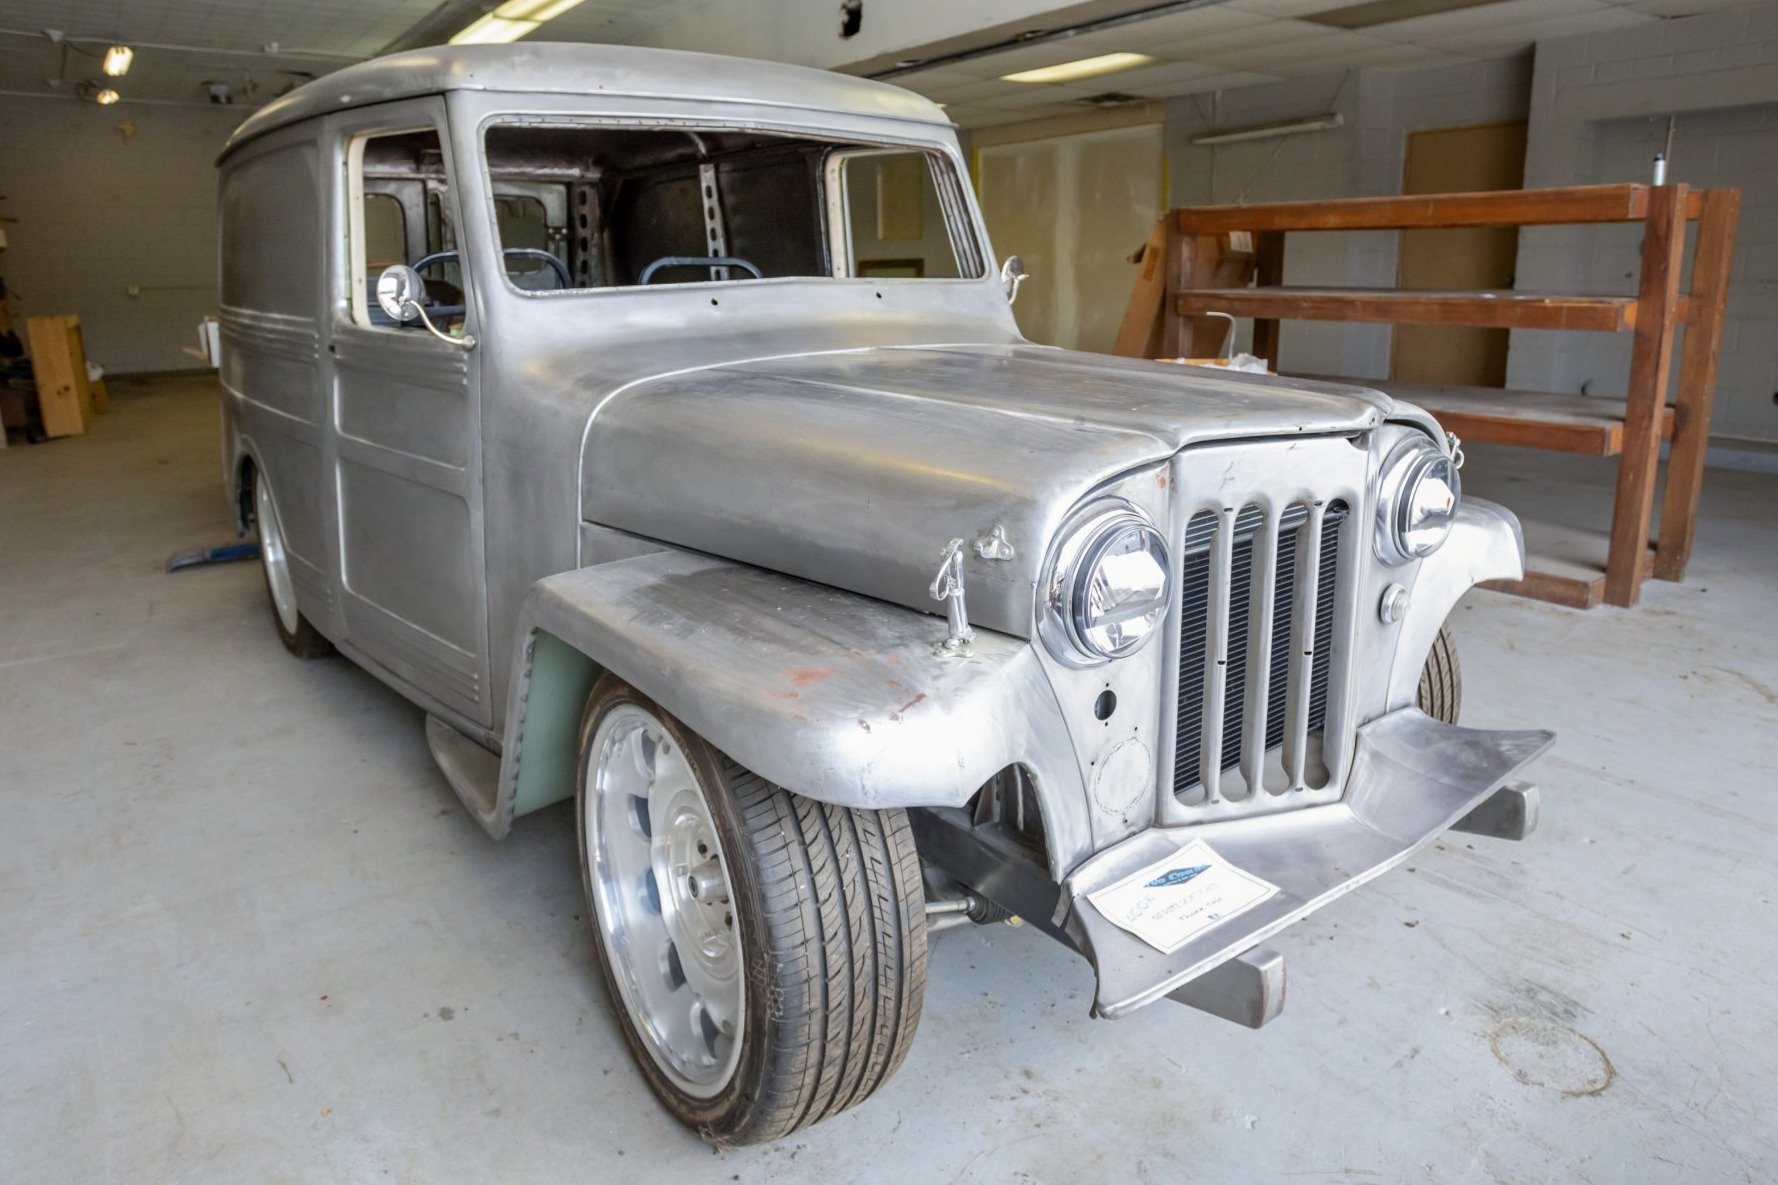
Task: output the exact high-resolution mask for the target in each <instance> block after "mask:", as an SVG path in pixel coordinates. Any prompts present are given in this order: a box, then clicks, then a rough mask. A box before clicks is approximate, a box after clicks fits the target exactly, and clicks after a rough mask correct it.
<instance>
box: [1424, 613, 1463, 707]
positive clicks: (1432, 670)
mask: <svg viewBox="0 0 1778 1185" xmlns="http://www.w3.org/2000/svg"><path fill="white" fill-rule="evenodd" d="M1417 699H1418V702H1419V705H1420V710H1421V711H1422V712H1425V713H1426V714H1427V715H1428V716H1431V717H1432V718H1433V719H1434V720H1443V721H1444V722H1445V723H1446V724H1455V723H1457V713H1458V712H1460V711H1462V709H1463V668H1462V667H1461V666H1460V665H1458V662H1457V639H1456V638H1454V637H1452V636H1451V627H1450V626H1448V625H1446V626H1440V627H1439V631H1438V637H1436V638H1434V639H1433V640H1432V649H1431V651H1429V652H1428V653H1427V655H1426V665H1425V666H1424V667H1422V668H1421V669H1420V691H1419V695H1418V697H1417Z"/></svg>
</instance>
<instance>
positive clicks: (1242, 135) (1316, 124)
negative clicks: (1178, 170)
mask: <svg viewBox="0 0 1778 1185" xmlns="http://www.w3.org/2000/svg"><path fill="white" fill-rule="evenodd" d="M1345 126H1346V117H1345V116H1344V115H1341V114H1340V113H1338V112H1335V113H1334V114H1332V115H1317V116H1314V117H1312V118H1309V119H1287V120H1284V121H1283V122H1282V123H1262V124H1256V125H1254V126H1253V127H1250V128H1236V129H1235V130H1234V131H1232V132H1211V133H1209V134H1208V135H1204V136H1193V137H1192V143H1193V144H1197V145H1200V146H1203V145H1208V144H1236V143H1239V142H1240V141H1242V140H1271V139H1274V138H1275V137H1278V136H1300V135H1302V134H1303V133H1304V132H1327V131H1332V130H1333V129H1334V128H1341V127H1345Z"/></svg>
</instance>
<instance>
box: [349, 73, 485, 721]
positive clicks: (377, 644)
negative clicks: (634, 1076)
mask: <svg viewBox="0 0 1778 1185" xmlns="http://www.w3.org/2000/svg"><path fill="white" fill-rule="evenodd" d="M332 142H333V143H334V144H335V145H336V147H337V151H336V153H335V161H336V165H337V167H338V168H339V170H340V175H339V177H338V183H337V184H336V185H334V186H333V187H332V188H333V192H334V193H335V194H336V195H339V200H340V201H342V202H343V203H344V208H343V209H340V210H338V211H337V212H336V217H335V218H334V220H333V225H334V227H335V234H334V236H333V237H334V242H335V247H336V249H335V252H334V255H335V259H334V268H333V275H334V292H335V293H336V297H335V301H334V312H333V316H332V318H331V319H330V320H331V324H330V332H331V337H330V340H329V342H328V345H327V356H328V364H329V369H330V370H331V394H332V413H333V414H332V423H331V431H330V432H329V434H328V436H329V439H328V449H327V457H326V462H327V465H328V467H329V470H330V475H331V477H332V481H331V482H330V483H329V484H330V486H331V489H330V490H329V493H330V495H331V496H332V498H333V500H334V516H335V523H336V524H337V534H336V539H337V544H338V549H339V574H340V575H339V598H338V614H337V624H338V627H339V631H340V636H341V637H342V639H343V643H344V645H345V647H346V649H347V650H348V651H349V652H350V653H351V654H352V656H353V657H354V658H356V659H358V660H359V661H361V662H363V663H365V664H366V665H367V666H370V667H372V668H373V669H375V670H377V671H378V673H379V674H381V675H382V676H383V677H385V678H388V679H390V680H391V681H392V682H395V683H397V684H398V685H403V686H405V687H406V688H407V689H409V690H410V691H412V692H413V693H416V694H415V696H414V698H416V699H418V700H420V701H421V702H422V703H423V704H426V705H427V706H428V707H442V708H444V709H446V710H447V713H446V714H447V715H454V716H457V717H460V718H463V719H465V720H467V721H469V722H471V723H474V724H480V725H490V724H492V722H493V708H492V704H491V702H490V698H489V691H488V618H487V590H486V584H485V576H484V574H485V571H486V569H485V567H484V555H483V548H484V542H483V520H482V478H481V403H480V398H481V392H480V383H479V367H478V366H477V364H476V357H475V353H474V352H473V350H471V349H468V348H465V346H464V345H462V344H461V342H459V341H446V340H440V338H439V337H437V336H435V335H433V334H432V333H430V332H428V331H427V330H426V329H425V328H424V326H422V325H421V324H420V323H419V322H418V321H416V322H413V323H410V324H405V325H402V324H395V323H393V322H392V321H391V320H390V319H389V318H388V317H387V316H385V315H383V314H382V313H381V311H380V310H379V309H378V308H377V305H376V298H375V296H374V288H375V284H376V277H377V273H378V271H380V269H381V266H386V265H387V264H388V263H389V262H392V261H393V257H394V256H396V255H400V256H403V257H404V258H403V260H402V261H404V262H406V263H409V264H414V263H418V262H419V261H420V258H421V257H422V255H429V254H436V253H437V252H439V251H441V250H442V251H452V250H454V249H455V248H456V246H457V242H456V236H455V234H454V233H453V229H452V228H455V227H461V226H463V225H464V220H463V218H462V217H461V213H460V210H459V209H458V205H457V202H458V197H457V192H458V191H457V187H456V186H455V185H454V184H453V179H454V177H455V176H456V171H455V165H454V162H453V161H452V159H451V145H450V138H449V137H448V136H447V135H446V133H445V109H444V104H443V102H442V101H440V100H436V99H426V100H416V101H412V102H404V103H392V104H387V105H383V106H378V107H375V108H371V109H368V110H366V111H362V112H350V113H344V114H341V115H338V116H335V117H333V139H332ZM423 278H424V279H425V281H426V283H427V287H428V294H429V300H428V303H427V308H428V312H429V313H430V314H431V316H432V319H433V321H434V323H435V324H436V325H437V326H438V327H439V328H440V329H441V330H443V331H445V332H446V334H447V335H457V334H473V333H474V332H475V320H476V318H475V313H474V301H473V299H472V288H473V284H472V282H471V280H470V278H469V276H468V275H467V269H466V268H465V267H463V266H462V265H461V262H460V260H459V259H458V258H457V257H456V256H454V255H447V256H446V257H445V258H443V259H441V260H439V261H438V262H436V263H434V264H432V265H430V266H428V267H427V268H426V270H425V272H424V273H423Z"/></svg>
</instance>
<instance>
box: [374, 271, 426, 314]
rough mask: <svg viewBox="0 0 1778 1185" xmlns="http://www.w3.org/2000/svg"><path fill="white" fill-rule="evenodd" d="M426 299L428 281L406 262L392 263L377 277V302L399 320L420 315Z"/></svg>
mask: <svg viewBox="0 0 1778 1185" xmlns="http://www.w3.org/2000/svg"><path fill="white" fill-rule="evenodd" d="M425 299H426V281H424V280H422V279H420V273H419V272H417V271H415V270H414V269H413V268H411V267H409V266H408V265H407V264H405V263H392V264H390V265H389V266H388V267H386V268H384V269H383V274H382V275H380V276H378V277H377V304H378V305H379V306H381V307H382V310H383V312H385V313H387V314H388V315H389V316H390V317H392V318H394V319H395V320H397V321H412V320H413V319H414V318H415V317H418V316H419V315H420V302H421V301H423V300H425Z"/></svg>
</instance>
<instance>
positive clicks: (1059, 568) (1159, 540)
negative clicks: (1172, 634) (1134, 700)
mask: <svg viewBox="0 0 1778 1185" xmlns="http://www.w3.org/2000/svg"><path fill="white" fill-rule="evenodd" d="M1130 532H1137V533H1138V537H1139V538H1140V539H1141V540H1142V542H1143V547H1142V548H1141V550H1142V551H1145V552H1147V553H1148V554H1149V555H1151V556H1152V557H1153V559H1154V563H1155V566H1156V568H1157V569H1158V571H1159V575H1160V580H1159V584H1158V586H1157V587H1156V589H1155V591H1154V593H1153V595H1152V600H1153V603H1154V609H1153V611H1152V612H1151V613H1150V614H1149V615H1147V625H1146V628H1145V629H1144V630H1143V631H1142V633H1141V635H1140V636H1138V637H1134V638H1131V639H1130V640H1129V641H1127V642H1125V643H1122V644H1104V643H1102V642H1101V641H1100V640H1099V634H1098V630H1099V626H1098V625H1097V624H1096V623H1094V622H1093V621H1092V620H1091V617H1090V613H1091V605H1090V601H1089V597H1088V595H1087V594H1088V592H1089V589H1090V586H1091V584H1092V581H1093V577H1094V575H1095V573H1096V569H1097V568H1098V567H1099V565H1100V564H1101V563H1102V562H1103V561H1104V560H1105V559H1106V558H1107V557H1108V556H1109V555H1111V554H1112V552H1113V548H1114V547H1115V546H1116V545H1117V544H1118V543H1119V541H1120V540H1124V539H1126V538H1127V537H1128V535H1129V533H1130ZM1060 538H1061V541H1060V543H1059V544H1058V545H1057V546H1056V547H1055V548H1054V549H1053V550H1052V552H1051V557H1050V561H1049V564H1048V565H1047V566H1046V568H1045V575H1044V582H1043V585H1042V587H1041V590H1040V591H1041V600H1042V604H1041V605H1040V607H1039V613H1038V634H1039V636H1040V637H1042V639H1043V640H1044V643H1045V644H1046V646H1047V648H1048V649H1049V651H1050V653H1051V654H1053V655H1054V656H1055V657H1056V658H1057V659H1059V660H1060V661H1061V662H1063V663H1065V664H1067V665H1068V666H1072V667H1096V666H1103V665H1104V664H1106V663H1109V662H1112V661H1115V660H1116V659H1120V658H1128V657H1130V656H1131V655H1133V654H1135V653H1137V652H1138V651H1140V650H1141V649H1142V648H1143V647H1145V646H1146V645H1147V644H1148V643H1149V641H1150V640H1151V639H1152V638H1153V637H1154V636H1155V634H1157V633H1159V632H1160V627H1161V624H1162V622H1163V621H1164V619H1165V617H1166V613H1167V607H1168V605H1169V604H1170V601H1169V598H1170V596H1171V593H1172V585H1173V570H1172V560H1171V556H1170V554H1169V552H1168V549H1167V541H1166V537H1165V536H1164V535H1163V534H1162V533H1161V531H1160V530H1159V528H1157V527H1156V526H1155V525H1154V522H1153V521H1152V520H1151V519H1150V518H1149V517H1148V516H1147V515H1146V514H1143V513H1142V511H1140V510H1138V509H1137V508H1136V507H1135V506H1133V505H1132V504H1130V503H1128V502H1125V501H1122V500H1121V499H1110V500H1106V501H1102V502H1097V503H1094V504H1092V505H1091V506H1088V507H1086V508H1085V509H1083V510H1082V511H1080V512H1079V513H1077V514H1075V515H1073V516H1071V518H1070V520H1069V522H1068V524H1067V525H1066V526H1065V527H1064V528H1063V531H1062V532H1061V537H1060ZM1123 554H1130V553H1127V552H1126V553H1123Z"/></svg>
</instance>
